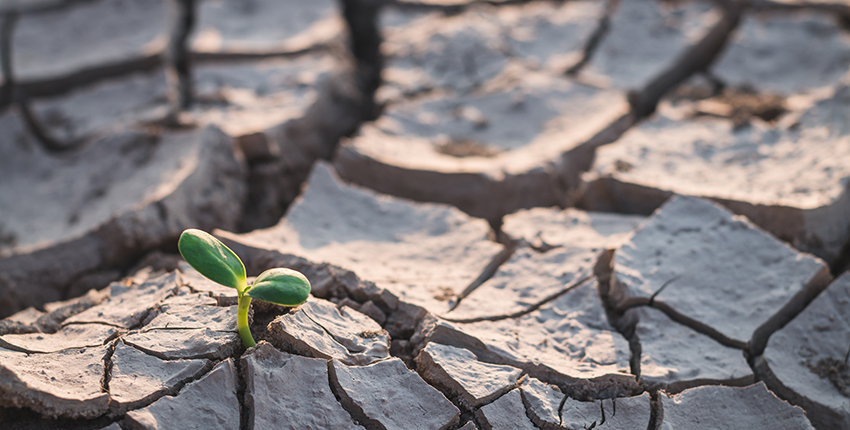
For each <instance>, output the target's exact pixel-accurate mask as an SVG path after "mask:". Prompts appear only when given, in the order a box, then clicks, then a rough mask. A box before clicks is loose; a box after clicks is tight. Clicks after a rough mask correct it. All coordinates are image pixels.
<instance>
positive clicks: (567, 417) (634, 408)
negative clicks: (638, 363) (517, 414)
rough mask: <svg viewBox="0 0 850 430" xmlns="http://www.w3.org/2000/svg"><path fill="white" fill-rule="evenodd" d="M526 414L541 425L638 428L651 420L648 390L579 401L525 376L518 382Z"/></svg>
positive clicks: (552, 427) (565, 427)
mask: <svg viewBox="0 0 850 430" xmlns="http://www.w3.org/2000/svg"><path fill="white" fill-rule="evenodd" d="M520 391H521V393H522V400H523V403H524V404H525V407H526V410H527V411H528V416H529V417H530V418H531V420H532V421H533V422H534V424H535V425H536V426H537V427H539V428H543V429H587V428H602V429H612V430H613V429H617V430H627V429H638V428H645V427H647V426H648V425H649V421H650V404H649V393H643V394H642V395H640V396H634V397H617V398H612V399H603V400H592V401H579V400H576V399H573V398H570V397H565V396H564V394H563V393H562V392H561V391H560V390H559V389H558V388H557V387H555V386H553V385H549V384H545V383H543V382H541V381H539V380H537V379H534V378H527V379H525V380H524V381H523V383H522V385H521V386H520Z"/></svg>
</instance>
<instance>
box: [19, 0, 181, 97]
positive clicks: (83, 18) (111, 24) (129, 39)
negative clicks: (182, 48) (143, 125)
mask: <svg viewBox="0 0 850 430" xmlns="http://www.w3.org/2000/svg"><path fill="white" fill-rule="evenodd" d="M167 6H168V2H167V1H165V0H97V1H92V2H84V3H80V4H75V5H73V6H70V7H63V8H57V9H55V10H52V11H48V12H42V13H33V14H24V15H22V16H21V17H20V20H19V22H18V23H17V26H16V29H15V32H14V34H13V40H12V64H13V65H14V69H15V77H16V78H17V79H18V80H25V81H30V80H45V79H48V78H56V77H64V76H66V75H69V74H72V73H76V72H80V71H83V70H85V69H90V68H93V67H97V66H105V65H116V64H121V63H124V62H127V61H129V60H137V59H139V58H143V57H152V56H154V55H157V54H158V53H159V52H160V51H161V50H162V49H163V48H164V47H165V43H166V39H167V36H166V34H167V15H168V7H167Z"/></svg>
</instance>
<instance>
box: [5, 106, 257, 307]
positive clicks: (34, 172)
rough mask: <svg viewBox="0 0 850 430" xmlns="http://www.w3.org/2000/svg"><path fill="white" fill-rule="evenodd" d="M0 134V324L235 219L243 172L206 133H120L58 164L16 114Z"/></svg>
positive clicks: (225, 140) (226, 146)
mask: <svg viewBox="0 0 850 430" xmlns="http://www.w3.org/2000/svg"><path fill="white" fill-rule="evenodd" d="M0 124H2V125H0V130H2V131H3V133H5V136H6V138H2V139H0V182H3V184H4V185H3V187H2V191H0V206H2V207H3V208H4V215H5V216H4V218H3V221H2V222H3V230H4V231H5V234H7V235H11V237H12V238H13V242H14V244H15V246H14V247H13V248H11V250H10V251H9V252H10V253H11V255H10V256H7V257H6V258H0V271H2V272H3V273H4V274H6V276H4V277H3V279H0V292H2V297H3V299H2V300H0V315H2V316H5V315H8V314H11V313H12V312H14V311H17V310H19V309H23V308H25V307H27V306H31V305H41V304H44V303H47V302H50V301H55V300H58V299H59V298H60V294H61V293H60V292H61V291H62V290H63V289H65V288H66V287H67V286H68V284H69V283H70V282H71V281H72V280H75V279H78V278H80V277H81V275H84V274H87V273H90V272H94V271H96V270H107V269H110V268H115V267H117V266H123V265H126V264H128V263H129V262H130V261H133V260H134V259H135V258H137V257H138V255H139V254H140V253H142V252H145V251H146V250H149V249H151V248H154V247H158V246H162V245H163V244H164V243H163V242H164V241H166V240H173V239H174V238H176V237H177V236H178V235H179V234H180V232H182V231H183V229H185V228H188V227H197V228H206V229H211V228H212V227H222V226H230V227H231V228H232V227H233V226H235V224H236V221H237V219H238V217H239V216H240V214H241V207H240V205H239V204H238V203H237V202H240V201H243V199H244V197H245V194H246V187H245V176H244V175H245V167H244V165H243V164H242V162H241V161H240V160H239V159H237V157H236V155H235V153H234V151H233V141H232V140H231V139H230V138H229V137H227V135H225V134H224V133H222V132H221V131H220V130H217V129H215V128H213V127H206V128H202V129H196V130H191V131H184V132H169V133H163V134H149V133H142V132H135V131H132V132H122V133H117V134H112V135H108V136H106V137H103V138H100V139H97V140H94V141H92V142H91V143H89V144H87V145H85V146H83V147H81V148H80V149H78V150H74V151H72V152H71V153H68V154H63V156H62V157H56V156H54V155H53V154H50V153H47V152H46V151H44V150H43V149H42V148H41V147H40V146H38V145H37V144H36V142H35V140H34V138H33V137H32V136H30V135H29V134H28V133H26V132H25V131H23V127H22V125H21V122H20V120H19V118H18V117H17V115H16V114H14V113H9V114H7V115H5V116H4V117H2V118H0ZM117 277H118V275H117V274H116V275H114V277H113V278H112V279H107V280H106V281H105V282H102V283H101V284H100V285H96V286H97V287H98V288H102V287H103V286H105V285H106V284H107V283H108V282H109V281H111V280H115V279H116V278H117ZM24 284H26V285H27V288H23V287H22V286H23V285H24ZM85 287H86V286H85V285H81V286H79V287H75V288H79V289H76V290H73V291H65V294H77V295H79V294H82V293H83V292H85V291H86V290H87V289H88V288H85Z"/></svg>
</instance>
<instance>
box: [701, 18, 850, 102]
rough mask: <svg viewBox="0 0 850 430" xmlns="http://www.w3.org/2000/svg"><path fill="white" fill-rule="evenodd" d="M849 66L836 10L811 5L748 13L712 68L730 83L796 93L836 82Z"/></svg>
mask: <svg viewBox="0 0 850 430" xmlns="http://www.w3.org/2000/svg"><path fill="white" fill-rule="evenodd" d="M848 67H850V34H847V31H846V30H845V29H844V28H842V25H841V24H840V23H839V17H838V16H837V14H832V13H827V12H825V11H811V10H809V11H798V12H796V13H789V12H787V11H786V12H773V13H768V12H763V13H761V14H752V15H747V16H745V17H744V18H743V19H742V20H741V23H740V24H739V26H738V29H737V31H736V33H735V35H734V36H732V38H731V39H730V40H729V44H728V45H727V46H726V49H725V51H724V52H723V54H721V56H720V57H719V58H718V59H717V60H715V64H714V66H712V67H711V71H712V72H713V73H714V74H715V75H716V76H717V77H718V78H720V80H722V81H723V83H725V84H726V85H730V86H734V87H745V88H750V89H752V90H755V91H757V92H769V93H782V94H794V93H800V92H806V91H809V90H812V89H815V88H819V87H823V86H828V85H829V86H832V85H835V84H837V83H839V81H840V80H841V78H842V76H843V75H844V74H845V73H847V69H848Z"/></svg>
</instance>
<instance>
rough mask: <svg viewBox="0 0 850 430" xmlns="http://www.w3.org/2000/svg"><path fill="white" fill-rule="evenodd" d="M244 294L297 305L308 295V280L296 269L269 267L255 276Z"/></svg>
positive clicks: (280, 303) (285, 304)
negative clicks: (255, 278)
mask: <svg viewBox="0 0 850 430" xmlns="http://www.w3.org/2000/svg"><path fill="white" fill-rule="evenodd" d="M245 294H247V295H248V296H249V297H252V298H254V299H259V300H263V301H266V302H271V303H275V304H278V305H283V306H297V305H300V304H301V303H304V302H305V301H306V300H307V296H309V295H310V281H308V280H307V277H305V276H304V275H303V274H302V273H301V272H298V271H296V270H291V269H284V268H276V269H269V270H266V271H265V272H263V273H261V274H260V276H258V277H257V280H256V281H254V283H253V284H252V285H251V288H250V289H249V290H248V292H247V293H245Z"/></svg>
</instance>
